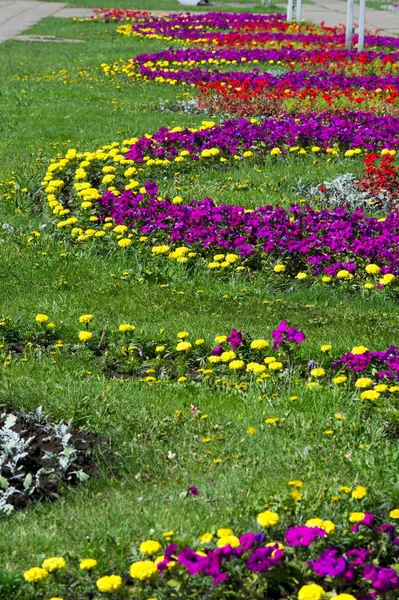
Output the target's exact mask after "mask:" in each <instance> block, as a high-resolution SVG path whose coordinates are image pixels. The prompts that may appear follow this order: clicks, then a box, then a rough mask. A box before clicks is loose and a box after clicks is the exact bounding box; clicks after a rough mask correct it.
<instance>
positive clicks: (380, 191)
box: [358, 153, 399, 208]
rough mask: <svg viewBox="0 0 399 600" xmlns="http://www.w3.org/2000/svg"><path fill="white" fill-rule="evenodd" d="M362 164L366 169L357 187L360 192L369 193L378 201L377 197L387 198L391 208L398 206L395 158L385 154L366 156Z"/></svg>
mask: <svg viewBox="0 0 399 600" xmlns="http://www.w3.org/2000/svg"><path fill="white" fill-rule="evenodd" d="M363 164H364V165H365V167H366V169H365V171H364V175H363V177H362V179H361V180H360V181H359V184H358V187H359V189H360V190H361V191H362V192H369V193H370V195H371V196H372V197H373V198H375V199H377V200H378V197H381V196H385V197H386V196H389V198H390V202H391V206H392V207H394V208H397V207H398V206H399V166H396V165H395V158H394V157H393V156H392V155H391V154H389V153H387V154H384V155H383V156H381V155H380V154H376V153H371V154H366V156H365V158H364V161H363Z"/></svg>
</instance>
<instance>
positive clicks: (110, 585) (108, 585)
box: [96, 575, 122, 593]
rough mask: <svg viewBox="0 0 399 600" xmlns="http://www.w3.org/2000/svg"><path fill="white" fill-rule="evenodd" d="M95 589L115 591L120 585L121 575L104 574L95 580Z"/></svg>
mask: <svg viewBox="0 0 399 600" xmlns="http://www.w3.org/2000/svg"><path fill="white" fill-rule="evenodd" d="M96 586H97V589H98V590H99V591H100V592H103V593H111V592H116V591H117V590H119V589H120V588H121V587H122V577H121V576H120V575H106V576H105V577H100V579H97V581H96Z"/></svg>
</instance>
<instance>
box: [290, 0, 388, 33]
mask: <svg viewBox="0 0 399 600" xmlns="http://www.w3.org/2000/svg"><path fill="white" fill-rule="evenodd" d="M313 3H314V4H303V5H302V18H303V19H306V20H307V21H313V22H314V23H321V22H322V21H325V23H326V25H331V26H335V25H341V24H342V23H343V24H345V23H346V7H347V4H346V2H342V1H341V0H313ZM294 14H295V13H294ZM358 15H359V5H358V4H356V5H355V12H354V22H355V23H358ZM366 27H367V29H371V30H372V31H374V30H375V29H380V30H381V33H382V34H385V35H392V34H399V11H389V10H373V9H372V8H367V10H366Z"/></svg>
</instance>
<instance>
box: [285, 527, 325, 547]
mask: <svg viewBox="0 0 399 600" xmlns="http://www.w3.org/2000/svg"><path fill="white" fill-rule="evenodd" d="M326 535H327V533H326V532H325V531H324V529H321V528H320V527H306V525H298V526H297V527H292V528H291V529H288V531H287V533H286V534H285V540H286V542H287V544H288V545H289V546H310V544H311V543H312V542H314V540H315V539H317V538H318V537H325V536H326Z"/></svg>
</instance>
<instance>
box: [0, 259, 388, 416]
mask: <svg viewBox="0 0 399 600" xmlns="http://www.w3.org/2000/svg"><path fill="white" fill-rule="evenodd" d="M231 256H233V255H231ZM227 258H228V256H227ZM94 320H95V318H94V315H90V314H87V315H81V317H80V319H79V321H80V323H81V324H83V326H84V328H83V329H82V330H81V331H79V332H76V335H75V336H74V337H72V339H71V338H70V335H69V336H66V337H65V338H64V339H60V332H58V331H57V327H56V325H55V324H54V323H50V319H49V316H48V315H45V314H38V315H37V316H36V327H34V328H33V329H32V325H31V324H28V325H27V326H25V327H24V328H23V329H22V327H21V326H20V327H18V328H15V326H14V325H13V323H12V320H11V319H10V318H4V319H3V320H2V321H1V323H4V325H3V326H2V334H1V337H0V340H1V341H3V342H4V343H3V344H2V347H3V356H2V362H3V365H4V366H6V367H8V366H10V365H11V364H12V363H13V362H15V361H18V360H19V359H20V358H21V356H22V357H23V359H24V361H25V362H27V361H30V360H36V357H37V356H39V357H41V356H42V354H43V352H44V351H46V352H47V353H48V354H49V356H55V357H56V358H58V359H62V358H63V357H65V356H66V354H67V353H68V352H69V351H72V350H74V352H76V351H77V350H78V349H80V350H84V351H85V352H86V353H87V352H89V353H90V357H91V360H92V361H93V362H95V361H98V360H99V357H101V360H100V366H101V367H102V369H103V370H104V371H105V372H106V374H107V375H109V376H111V377H115V376H118V377H119V376H125V377H126V376H127V377H135V378H139V379H140V381H143V382H147V383H151V384H161V383H163V382H165V381H177V382H178V383H180V384H183V383H186V382H190V381H191V382H198V383H209V384H216V385H218V384H222V385H227V386H228V387H230V388H237V389H238V390H244V391H245V390H246V389H247V386H248V385H249V384H251V385H255V384H260V385H261V387H263V388H265V389H266V390H267V391H271V390H279V391H281V390H282V389H287V388H290V387H293V388H295V386H296V385H300V386H301V388H302V390H303V391H305V390H306V389H310V390H313V389H320V388H321V387H326V386H330V387H332V388H334V389H338V388H341V389H343V390H345V391H349V390H351V391H357V392H359V393H360V398H361V399H362V400H365V401H373V402H375V401H377V400H379V399H381V401H383V400H384V399H387V400H388V401H393V403H394V404H395V402H396V398H397V396H398V393H399V385H397V382H398V380H399V347H398V346H393V345H392V346H390V347H389V348H388V349H387V350H384V351H377V352H372V351H370V350H369V349H368V348H366V347H365V346H356V347H354V348H352V350H351V351H350V352H346V353H345V354H343V355H342V356H339V355H338V356H336V357H335V358H334V356H333V348H332V346H331V345H330V344H322V345H321V347H320V350H319V351H318V352H317V353H315V354H311V355H309V352H307V351H306V350H303V342H304V341H305V340H306V336H305V334H304V333H303V332H302V331H301V330H300V329H297V328H295V327H291V326H290V325H289V324H288V323H287V322H286V321H282V322H281V323H279V325H278V326H277V327H276V329H274V330H273V331H272V332H271V338H270V341H269V340H268V339H267V338H261V339H254V338H253V337H252V336H251V335H250V334H249V333H243V332H241V331H239V330H237V329H232V331H231V332H230V333H229V334H227V335H216V337H215V338H214V340H213V343H212V342H211V343H210V342H209V340H208V341H207V340H206V339H204V338H198V339H192V338H191V336H190V333H189V332H188V331H180V332H178V333H177V334H176V336H175V339H173V338H171V337H169V336H168V335H167V334H165V332H164V333H163V334H162V335H159V336H158V337H157V338H150V337H148V336H146V335H145V334H144V332H143V330H141V333H140V334H138V333H137V332H136V326H135V325H132V324H131V323H121V324H120V325H119V326H118V328H117V329H116V330H113V331H112V330H111V331H110V332H108V333H109V335H108V339H107V340H106V341H104V336H103V335H102V333H101V332H100V331H98V330H97V327H96V325H92V323H93V321H94ZM49 325H51V327H50V328H49ZM30 330H31V331H30ZM22 331H24V334H23V333H22ZM102 331H104V330H102ZM16 339H18V340H19V350H18V351H16V350H15V349H14V347H15V340H16ZM44 348H45V350H44ZM294 381H295V384H294V383H293V382H294ZM278 420H279V419H276V421H278ZM272 422H274V420H272ZM266 423H268V420H267V421H266Z"/></svg>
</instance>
